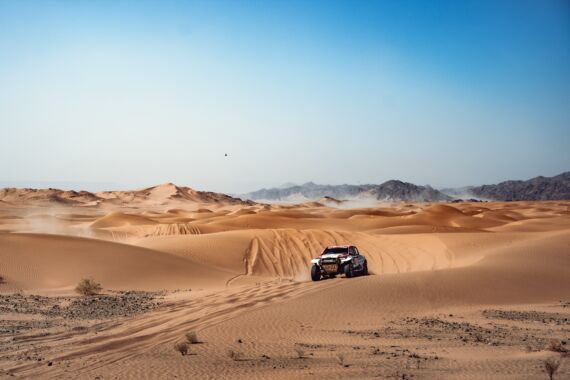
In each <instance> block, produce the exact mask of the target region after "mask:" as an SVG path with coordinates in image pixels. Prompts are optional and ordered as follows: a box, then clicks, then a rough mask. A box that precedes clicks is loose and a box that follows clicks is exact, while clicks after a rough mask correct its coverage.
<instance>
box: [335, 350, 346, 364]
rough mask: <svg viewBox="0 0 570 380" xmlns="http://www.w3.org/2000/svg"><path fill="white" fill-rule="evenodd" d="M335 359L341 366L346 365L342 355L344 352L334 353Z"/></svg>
mask: <svg viewBox="0 0 570 380" xmlns="http://www.w3.org/2000/svg"><path fill="white" fill-rule="evenodd" d="M336 361H337V362H338V364H340V365H341V366H343V367H346V366H347V365H346V364H345V357H344V354H343V353H342V352H339V353H337V354H336Z"/></svg>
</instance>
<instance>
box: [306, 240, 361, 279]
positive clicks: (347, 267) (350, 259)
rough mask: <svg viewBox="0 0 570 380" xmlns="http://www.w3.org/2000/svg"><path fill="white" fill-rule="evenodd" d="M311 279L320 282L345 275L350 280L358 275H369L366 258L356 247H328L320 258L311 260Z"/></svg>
mask: <svg viewBox="0 0 570 380" xmlns="http://www.w3.org/2000/svg"><path fill="white" fill-rule="evenodd" d="M311 263H312V264H313V266H312V267H311V279H312V280H313V281H319V280H320V279H321V278H325V277H335V276H337V275H339V274H344V275H345V277H347V278H350V277H354V276H357V275H362V276H367V275H368V263H367V262H366V257H364V256H362V255H361V254H360V252H358V248H356V247H355V246H354V245H336V246H330V247H326V248H325V250H324V251H323V253H322V254H321V255H320V256H319V257H315V258H314V259H312V260H311Z"/></svg>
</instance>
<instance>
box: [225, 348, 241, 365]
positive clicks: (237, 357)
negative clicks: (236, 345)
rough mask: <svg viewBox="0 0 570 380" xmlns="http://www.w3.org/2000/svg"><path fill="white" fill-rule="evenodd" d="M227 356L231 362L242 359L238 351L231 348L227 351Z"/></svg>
mask: <svg viewBox="0 0 570 380" xmlns="http://www.w3.org/2000/svg"><path fill="white" fill-rule="evenodd" d="M228 356H229V357H230V359H232V360H233V361H236V362H237V361H238V360H241V359H242V354H241V352H239V351H236V350H234V349H233V348H230V349H228Z"/></svg>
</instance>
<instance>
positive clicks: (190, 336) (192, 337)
mask: <svg viewBox="0 0 570 380" xmlns="http://www.w3.org/2000/svg"><path fill="white" fill-rule="evenodd" d="M186 340H187V341H188V343H190V344H196V343H200V341H199V340H198V334H196V331H188V332H187V333H186Z"/></svg>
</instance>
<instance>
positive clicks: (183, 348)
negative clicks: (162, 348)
mask: <svg viewBox="0 0 570 380" xmlns="http://www.w3.org/2000/svg"><path fill="white" fill-rule="evenodd" d="M174 349H175V350H176V351H178V352H180V354H181V355H182V356H185V355H188V343H187V342H178V343H176V344H175V345H174Z"/></svg>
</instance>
